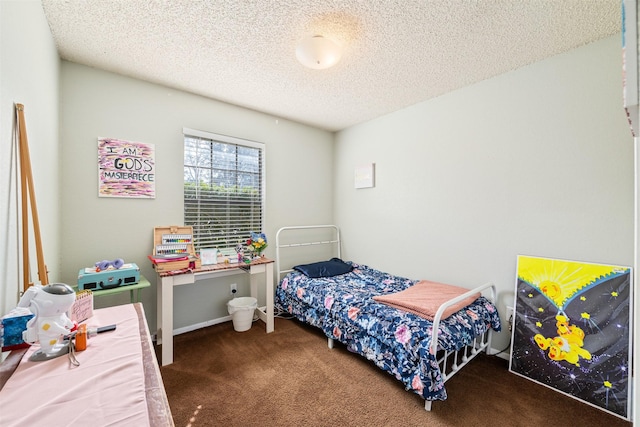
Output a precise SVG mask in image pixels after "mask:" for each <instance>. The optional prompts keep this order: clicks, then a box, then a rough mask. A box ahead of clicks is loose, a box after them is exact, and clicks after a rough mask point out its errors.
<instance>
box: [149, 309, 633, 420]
mask: <svg viewBox="0 0 640 427" xmlns="http://www.w3.org/2000/svg"><path fill="white" fill-rule="evenodd" d="M174 345H175V348H174V363H173V364H171V365H168V366H165V367H162V368H161V372H162V377H163V380H164V385H165V389H166V391H167V396H168V398H169V403H170V405H171V411H172V413H173V419H174V421H175V424H176V426H177V427H185V426H190V427H198V426H292V425H296V426H434V427H440V426H488V425H493V424H495V425H502V426H527V427H529V426H560V425H563V426H582V427H590V426H605V425H606V426H611V427H615V426H626V427H629V426H631V425H632V424H631V423H628V422H626V421H624V420H622V419H620V418H618V417H616V416H613V415H610V414H608V413H606V412H604V411H601V410H600V409H597V408H594V407H591V406H589V405H586V404H584V403H581V402H579V401H577V400H575V399H572V398H569V397H567V396H564V395H562V394H560V393H558V392H555V391H553V390H550V389H548V388H546V387H542V386H539V385H537V384H535V383H533V382H532V381H529V380H527V379H525V378H522V377H519V376H517V375H514V374H512V373H510V372H509V371H508V363H507V361H505V360H503V359H500V358H497V357H493V356H484V355H481V356H478V358H476V359H475V360H473V361H472V362H471V363H469V365H467V366H466V367H465V368H463V370H462V371H461V372H460V373H458V374H456V375H455V376H454V377H453V378H451V379H450V380H449V381H447V383H446V387H447V392H448V395H449V398H448V400H446V401H442V402H440V401H438V402H434V404H433V409H432V411H431V412H427V411H425V410H424V401H423V400H422V399H421V398H420V397H419V396H417V395H415V394H413V393H411V392H407V391H405V390H404V387H403V386H402V384H401V383H400V382H399V381H397V380H395V379H394V378H393V377H392V376H391V375H389V374H387V373H385V372H383V371H382V370H380V369H378V368H377V367H376V366H374V365H373V364H372V363H371V362H369V361H367V360H366V359H364V358H362V357H360V356H358V355H355V354H352V353H349V352H348V351H347V350H346V349H345V348H344V347H343V346H342V345H340V344H336V347H335V348H334V349H333V350H330V349H329V348H328V347H327V340H326V338H325V337H324V335H322V333H321V332H320V331H319V330H317V329H315V328H311V327H309V326H306V325H303V324H301V323H298V322H296V321H293V320H285V319H280V318H276V324H275V332H273V333H271V334H265V331H264V324H263V323H262V322H260V321H258V322H256V323H254V324H253V326H252V328H251V329H250V330H249V331H246V332H235V331H234V330H233V325H232V324H231V322H227V323H224V324H220V325H215V326H212V327H209V328H204V329H200V330H197V331H193V332H189V333H187V334H182V335H178V336H176V337H175V340H174Z"/></svg>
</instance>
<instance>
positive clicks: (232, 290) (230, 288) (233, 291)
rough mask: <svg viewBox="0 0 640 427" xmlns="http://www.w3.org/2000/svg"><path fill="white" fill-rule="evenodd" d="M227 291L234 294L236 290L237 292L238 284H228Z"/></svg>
mask: <svg viewBox="0 0 640 427" xmlns="http://www.w3.org/2000/svg"><path fill="white" fill-rule="evenodd" d="M229 291H230V292H231V295H235V294H236V292H238V285H236V284H235V283H232V284H230V285H229Z"/></svg>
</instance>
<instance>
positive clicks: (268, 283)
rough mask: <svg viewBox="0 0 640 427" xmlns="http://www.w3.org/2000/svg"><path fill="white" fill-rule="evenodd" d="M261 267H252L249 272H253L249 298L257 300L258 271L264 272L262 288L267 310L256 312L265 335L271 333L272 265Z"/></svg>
mask: <svg viewBox="0 0 640 427" xmlns="http://www.w3.org/2000/svg"><path fill="white" fill-rule="evenodd" d="M263 265H264V267H263ZM263 265H258V266H256V267H257V268H254V267H252V269H251V271H253V273H252V274H251V277H250V279H249V280H250V282H251V296H252V297H254V298H258V276H260V274H258V272H259V271H260V270H262V272H264V288H265V294H266V299H267V309H266V310H265V311H262V309H260V310H258V317H260V319H261V320H262V321H263V322H264V323H265V325H266V328H267V333H269V332H273V263H269V264H263ZM256 270H257V271H256Z"/></svg>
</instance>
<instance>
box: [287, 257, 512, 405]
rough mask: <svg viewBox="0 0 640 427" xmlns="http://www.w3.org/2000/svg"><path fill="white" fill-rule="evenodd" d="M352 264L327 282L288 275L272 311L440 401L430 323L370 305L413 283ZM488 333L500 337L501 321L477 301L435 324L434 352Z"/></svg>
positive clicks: (442, 396)
mask: <svg viewBox="0 0 640 427" xmlns="http://www.w3.org/2000/svg"><path fill="white" fill-rule="evenodd" d="M351 264H352V265H353V267H354V269H353V271H352V272H350V273H347V274H342V275H339V276H334V277H328V278H321V279H311V278H309V277H307V276H305V275H304V274H302V273H299V272H297V271H293V272H291V273H289V274H288V275H287V276H286V277H285V278H284V279H282V281H281V282H280V285H279V286H278V287H277V289H276V301H275V304H276V307H277V308H278V309H280V310H282V311H285V312H288V313H290V314H292V315H293V316H295V317H296V318H297V319H299V320H301V321H303V322H306V323H309V324H311V325H313V326H316V327H318V328H321V329H322V330H323V332H324V333H325V334H326V335H327V337H329V338H333V339H336V340H338V341H340V342H342V343H344V344H345V345H346V346H347V348H348V349H349V350H350V351H352V352H354V353H358V354H360V355H362V356H364V357H366V358H367V359H369V360H371V361H373V362H374V363H375V364H376V365H377V366H378V367H380V368H381V369H383V370H385V371H387V372H388V373H390V374H391V375H393V376H394V377H395V378H396V379H398V380H400V381H402V383H403V384H404V385H405V387H406V388H407V389H410V390H412V391H413V392H414V393H417V394H419V395H420V396H422V397H423V398H424V399H426V400H445V399H446V398H447V393H446V390H445V388H444V380H443V377H442V373H441V372H440V368H439V366H438V362H437V360H436V356H435V355H433V354H430V352H429V345H430V343H431V331H432V329H433V323H432V322H431V321H430V320H427V319H424V318H422V317H419V316H416V315H415V314H412V313H409V312H406V311H401V310H398V309H396V308H393V307H390V306H388V305H386V304H381V303H378V302H375V301H374V300H373V297H374V296H375V295H382V294H389V293H395V292H399V291H402V290H404V289H406V288H408V287H409V286H411V285H413V284H414V283H416V281H414V280H409V279H406V278H403V277H399V276H394V275H391V274H388V273H384V272H381V271H378V270H375V269H372V268H370V267H367V266H366V265H362V264H356V263H351ZM489 328H493V329H494V330H496V331H500V318H499V316H498V312H497V309H496V307H495V306H494V305H493V304H492V303H491V302H489V300H487V299H486V298H484V297H480V298H478V299H477V300H476V301H475V302H474V303H473V304H471V305H468V306H467V307H465V308H464V309H462V310H460V311H458V312H457V313H455V314H453V315H451V316H450V317H449V318H447V319H445V320H443V321H442V322H441V323H440V328H439V332H438V334H439V335H438V344H439V347H440V348H442V349H445V350H457V349H460V348H462V347H463V346H465V345H468V344H470V343H471V342H472V341H473V339H474V338H475V337H476V336H478V335H481V334H483V333H484V332H486V331H487V330H488V329H489Z"/></svg>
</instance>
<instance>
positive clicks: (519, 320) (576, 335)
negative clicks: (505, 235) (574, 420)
mask: <svg viewBox="0 0 640 427" xmlns="http://www.w3.org/2000/svg"><path fill="white" fill-rule="evenodd" d="M514 317H515V318H514V322H513V331H512V338H511V360H510V363H509V370H510V371H512V372H513V373H516V374H519V375H522V376H524V377H526V378H529V379H531V380H533V381H535V382H538V383H540V384H543V385H545V386H548V387H551V388H553V389H556V390H558V391H560V392H562V393H565V394H567V395H569V396H572V397H574V398H576V399H580V400H583V401H584V402H586V403H588V404H590V405H593V406H596V407H598V408H601V409H603V410H605V411H607V412H610V413H612V414H614V415H617V416H619V417H622V418H624V419H629V418H630V404H631V399H630V387H631V384H630V382H631V377H630V375H629V374H630V370H631V346H630V334H631V331H630V330H629V326H630V322H631V318H632V317H631V268H629V267H621V266H615V265H602V264H591V263H582V262H575V261H565V260H557V259H549V258H538V257H529V256H518V266H517V280H516V298H515V316H514Z"/></svg>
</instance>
